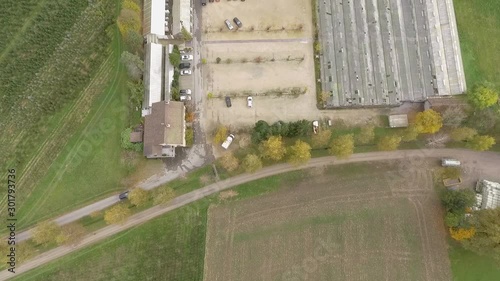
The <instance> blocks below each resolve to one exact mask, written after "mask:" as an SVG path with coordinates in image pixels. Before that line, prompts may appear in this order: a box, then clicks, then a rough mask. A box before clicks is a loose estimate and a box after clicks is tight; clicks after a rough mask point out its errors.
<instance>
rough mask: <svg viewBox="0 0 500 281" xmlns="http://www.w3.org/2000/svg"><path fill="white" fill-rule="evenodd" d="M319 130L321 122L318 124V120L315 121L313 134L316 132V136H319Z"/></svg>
mask: <svg viewBox="0 0 500 281" xmlns="http://www.w3.org/2000/svg"><path fill="white" fill-rule="evenodd" d="M318 130H319V122H318V120H314V121H313V132H314V133H315V134H317V133H318Z"/></svg>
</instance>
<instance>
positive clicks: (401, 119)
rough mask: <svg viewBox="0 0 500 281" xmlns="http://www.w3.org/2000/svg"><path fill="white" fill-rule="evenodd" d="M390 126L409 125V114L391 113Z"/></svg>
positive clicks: (404, 126)
mask: <svg viewBox="0 0 500 281" xmlns="http://www.w3.org/2000/svg"><path fill="white" fill-rule="evenodd" d="M389 127H391V128H406V127H408V115H406V114H397V115H389Z"/></svg>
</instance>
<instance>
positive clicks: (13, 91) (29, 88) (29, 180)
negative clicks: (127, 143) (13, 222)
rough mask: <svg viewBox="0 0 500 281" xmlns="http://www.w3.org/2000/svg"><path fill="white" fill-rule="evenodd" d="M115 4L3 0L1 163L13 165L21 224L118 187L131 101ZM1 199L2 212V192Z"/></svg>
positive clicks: (4, 196)
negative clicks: (121, 140)
mask: <svg viewBox="0 0 500 281" xmlns="http://www.w3.org/2000/svg"><path fill="white" fill-rule="evenodd" d="M117 3H118V2H117V1H112V0H107V1H66V0H60V1H30V0H25V1H7V3H4V2H2V5H4V4H5V5H8V7H9V9H2V10H1V11H0V20H1V21H2V24H3V25H2V26H8V27H9V28H3V29H2V31H1V32H2V33H1V35H3V36H5V37H3V38H6V40H2V42H1V44H2V45H1V46H2V47H1V51H0V77H1V79H2V83H0V100H2V103H0V116H1V117H2V122H1V124H0V129H2V132H3V134H2V136H0V145H1V146H2V150H1V155H0V156H1V157H2V159H3V161H2V163H1V164H0V167H1V168H2V170H3V171H6V169H7V168H15V169H16V172H17V173H16V174H17V177H16V183H17V190H18V192H17V194H16V201H17V205H18V206H19V210H18V220H19V223H20V225H21V227H23V228H24V227H28V226H29V225H31V224H33V223H34V222H36V220H37V219H40V218H47V217H50V216H54V215H57V214H60V212H62V211H65V210H67V208H72V207H75V206H77V205H78V204H82V203H83V202H85V201H88V200H90V199H92V198H93V197H95V196H99V195H102V194H103V193H104V192H106V191H109V190H110V189H111V190H116V189H118V188H119V180H120V179H121V178H122V177H123V173H124V172H123V168H122V166H121V165H120V163H119V160H120V155H119V153H120V147H119V133H120V131H121V129H122V128H123V126H125V125H124V124H125V123H126V122H125V121H124V118H121V117H122V116H123V115H124V114H125V113H126V112H124V111H125V110H126V104H127V100H126V98H125V100H124V97H123V94H124V93H125V94H126V91H124V89H123V84H125V83H124V82H123V81H122V80H123V77H124V76H123V74H124V71H123V70H122V67H121V66H120V65H119V56H120V53H121V43H120V39H119V36H118V34H117V31H116V30H115V29H116V28H112V24H113V22H114V18H115V14H116V12H117V11H118V10H117V8H118V5H116V4H117ZM113 38H114V41H113V42H112V40H113ZM4 80H5V81H4ZM120 81H121V82H120ZM124 108H125V110H124ZM117 138H118V139H117ZM89 143H90V144H91V145H90V146H89ZM89 147H90V149H92V155H94V157H86V156H88V154H89V153H90V151H89ZM102 152H106V153H104V154H103V153H102ZM103 159H104V160H106V161H103ZM89 167H90V168H91V169H90V170H88V169H87V168H89ZM110 167H111V168H110ZM106 168H107V170H106ZM76 169H78V171H79V172H80V173H79V174H75V173H73V174H71V173H69V171H71V170H73V171H75V170H76ZM92 169H93V170H92ZM95 171H101V173H102V172H103V171H106V173H102V175H99V174H96V173H95ZM5 176H6V174H4V173H2V174H1V175H0V177H1V178H4V177H5ZM106 176H108V177H106ZM103 187H104V188H108V190H106V189H103ZM0 199H1V200H0V201H1V202H0V204H1V207H0V210H4V208H5V207H6V206H7V204H5V200H6V192H5V190H2V191H0ZM63 207H66V209H65V208H63ZM2 214H4V215H5V214H6V212H2ZM2 216H3V215H2Z"/></svg>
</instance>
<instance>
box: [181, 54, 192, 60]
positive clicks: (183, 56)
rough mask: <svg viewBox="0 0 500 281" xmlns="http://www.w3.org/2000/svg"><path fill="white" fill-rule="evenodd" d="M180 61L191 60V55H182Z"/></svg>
mask: <svg viewBox="0 0 500 281" xmlns="http://www.w3.org/2000/svg"><path fill="white" fill-rule="evenodd" d="M181 60H193V55H182V56H181Z"/></svg>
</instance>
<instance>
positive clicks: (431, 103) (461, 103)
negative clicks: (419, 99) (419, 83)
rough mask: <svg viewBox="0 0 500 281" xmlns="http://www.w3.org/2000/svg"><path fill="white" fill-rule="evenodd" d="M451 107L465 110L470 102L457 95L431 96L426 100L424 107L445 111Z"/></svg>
mask: <svg viewBox="0 0 500 281" xmlns="http://www.w3.org/2000/svg"><path fill="white" fill-rule="evenodd" d="M450 107H459V108H462V109H463V110H466V109H468V107H469V104H468V103H467V101H466V100H465V99H461V98H457V97H430V98H427V100H426V101H425V102H424V109H425V110H427V109H432V110H435V111H437V112H440V113H443V112H444V111H445V110H446V109H448V108H450Z"/></svg>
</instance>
